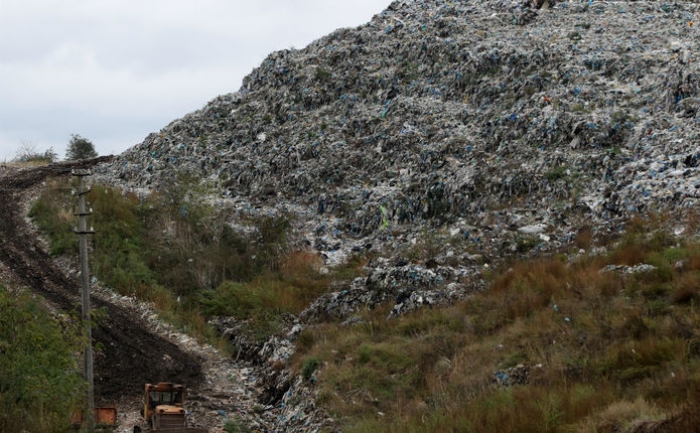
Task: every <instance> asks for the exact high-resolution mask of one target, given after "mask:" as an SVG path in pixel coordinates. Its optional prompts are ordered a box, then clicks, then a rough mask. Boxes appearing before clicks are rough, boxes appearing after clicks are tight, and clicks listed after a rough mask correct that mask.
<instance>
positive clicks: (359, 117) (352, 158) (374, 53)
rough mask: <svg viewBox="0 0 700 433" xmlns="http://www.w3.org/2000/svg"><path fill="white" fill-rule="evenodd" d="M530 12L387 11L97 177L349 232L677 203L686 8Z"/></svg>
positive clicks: (691, 117) (599, 219) (562, 231)
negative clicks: (281, 212)
mask: <svg viewBox="0 0 700 433" xmlns="http://www.w3.org/2000/svg"><path fill="white" fill-rule="evenodd" d="M530 3H531V2H520V1H505V0H504V1H459V2H455V1H437V0H435V1H420V0H412V1H410V0H406V1H395V2H393V3H391V5H389V7H388V8H387V9H386V10H385V11H384V12H382V13H381V14H378V15H376V16H375V17H374V18H373V19H372V20H371V21H370V22H369V23H367V24H366V25H363V26H360V27H357V28H354V29H341V30H338V31H336V32H334V33H332V34H330V35H328V36H326V37H324V38H321V39H319V40H317V41H315V42H314V43H312V44H311V45H309V46H308V47H306V48H304V49H300V50H295V49H292V50H284V51H279V52H275V53H272V54H270V55H269V56H268V57H267V58H266V59H265V61H264V62H263V63H262V65H260V67H258V68H257V69H255V70H254V71H253V72H252V73H251V74H250V75H248V76H247V77H246V78H245V79H244V82H243V86H242V87H241V89H240V90H239V91H237V92H235V93H232V94H227V95H222V96H219V97H217V98H215V99H214V100H213V101H211V102H210V103H209V104H207V105H206V106H205V107H204V108H203V109H201V110H199V111H196V112H194V113H190V114H188V115H186V116H185V117H183V118H182V119H178V120H175V121H174V122H172V123H171V124H169V125H168V126H166V127H165V128H163V129H162V130H161V131H160V132H158V133H153V134H150V135H149V136H148V137H146V139H145V140H144V142H143V143H141V144H139V145H136V146H134V147H132V148H131V149H129V150H128V151H126V152H124V153H123V154H122V155H120V156H119V157H118V158H116V159H115V160H114V162H112V163H110V164H106V165H103V166H102V167H101V168H99V169H98V170H96V171H97V172H98V174H99V175H101V176H102V178H103V180H108V181H111V182H114V183H118V184H121V185H124V186H126V187H130V188H148V189H158V188H162V187H164V182H165V179H166V178H167V176H168V173H169V172H172V171H173V170H180V171H183V170H184V171H187V172H189V173H191V174H194V175H196V176H198V177H201V178H203V179H208V180H211V181H214V182H215V184H216V185H217V186H218V188H219V191H220V193H221V197H222V198H230V199H232V200H241V199H243V200H245V201H246V202H248V203H249V204H250V205H251V206H253V207H256V206H257V207H269V208H275V207H279V206H281V205H288V204H294V205H298V206H300V208H301V209H303V210H304V212H305V213H307V214H308V215H306V216H310V217H311V218H314V219H315V220H316V221H319V222H323V221H324V220H326V219H327V218H335V219H337V220H338V221H339V223H338V224H336V226H335V227H334V230H337V231H340V232H341V233H342V236H343V237H345V238H348V239H361V238H365V237H367V236H370V235H372V234H373V233H376V232H377V231H378V230H381V229H382V228H386V227H394V226H411V227H414V226H420V225H430V226H435V225H438V226H440V225H443V224H448V223H451V222H454V221H455V220H456V219H458V218H460V217H462V218H466V219H467V220H468V222H469V224H472V225H474V226H476V227H478V228H483V227H484V226H488V227H489V228H490V229H491V230H490V231H491V232H496V233H491V235H493V236H496V237H498V238H504V239H506V240H510V243H511V244H512V243H513V242H512V240H513V238H514V237H515V236H516V234H517V232H516V230H517V229H518V228H519V227H523V226H529V225H532V224H538V223H539V224H544V225H546V226H548V233H547V236H548V237H549V238H550V240H553V241H557V240H562V241H565V240H566V238H567V236H570V234H571V231H572V230H571V227H572V226H573V225H574V222H572V221H569V220H570V219H571V218H572V217H575V216H582V215H583V217H582V218H581V219H584V218H585V219H590V218H592V219H593V221H595V222H596V223H601V224H607V223H609V222H611V221H616V220H618V219H619V218H621V217H624V216H628V215H629V214H634V213H638V212H643V211H647V210H651V209H659V208H675V207H688V206H692V205H694V204H695V203H696V201H697V199H698V194H699V193H698V187H700V171H699V170H698V164H699V163H700V153H699V152H698V151H697V149H696V148H695V146H694V142H695V140H696V139H697V137H698V131H699V129H698V116H697V109H698V107H699V106H700V96H699V95H698V62H697V58H696V54H695V53H697V48H698V47H697V44H698V43H697V40H698V38H697V36H698V34H697V27H698V26H697V25H696V24H695V17H696V15H697V9H698V5H697V4H694V3H684V2H675V3H666V2H657V1H644V2H629V3H628V2H608V1H605V2H603V1H574V2H553V3H554V5H553V7H548V6H547V5H542V6H541V8H539V9H536V8H535V7H534V6H536V5H535V4H533V5H530ZM538 4H539V3H538ZM528 5H530V6H528ZM485 220H491V224H488V223H484V221H485ZM545 242H547V241H545Z"/></svg>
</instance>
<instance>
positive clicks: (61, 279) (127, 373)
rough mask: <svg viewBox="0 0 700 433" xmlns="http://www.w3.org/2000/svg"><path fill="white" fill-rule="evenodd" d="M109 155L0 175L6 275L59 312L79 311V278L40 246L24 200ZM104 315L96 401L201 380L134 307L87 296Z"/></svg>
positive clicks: (190, 360)
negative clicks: (147, 385) (150, 385)
mask: <svg viewBox="0 0 700 433" xmlns="http://www.w3.org/2000/svg"><path fill="white" fill-rule="evenodd" d="M110 158H111V157H100V158H95V159H91V160H83V161H78V162H66V163H60V164H53V165H49V166H42V167H35V168H25V169H10V170H3V173H2V174H1V175H0V262H1V263H3V264H4V265H5V268H6V269H7V270H8V271H7V272H8V273H9V274H10V277H11V280H13V281H15V282H18V283H19V284H20V285H23V286H26V287H27V288H28V289H29V290H31V291H32V292H33V293H35V294H36V295H40V296H42V297H44V298H45V299H46V300H47V301H49V303H50V304H51V305H52V306H53V307H55V308H57V309H60V310H62V311H64V312H79V311H80V283H79V281H78V280H77V279H75V278H72V277H70V276H68V275H66V274H65V273H64V272H63V271H62V270H61V269H60V268H59V267H58V266H57V265H56V264H55V263H54V260H53V259H52V258H51V257H50V256H49V254H48V253H47V252H46V251H45V250H44V248H43V246H42V244H41V242H40V241H39V240H38V239H37V237H36V235H34V234H33V232H32V230H31V227H30V226H29V224H28V223H27V221H26V219H25V216H24V211H23V209H25V207H24V206H23V204H24V203H25V201H26V200H28V199H29V194H28V192H29V191H30V190H31V189H33V188H35V187H37V186H40V185H41V183H42V182H44V181H45V180H47V179H50V178H55V177H60V176H69V175H70V173H71V170H73V169H86V168H90V167H93V166H94V165H96V164H99V163H101V162H106V161H108V160H109V159H110ZM91 303H92V305H94V306H95V308H104V309H105V310H106V312H107V317H106V318H105V319H102V320H101V321H100V323H99V324H98V325H97V326H96V327H95V328H94V329H93V341H94V343H99V347H101V348H102V349H101V351H99V352H97V353H96V355H95V363H94V365H95V367H94V368H95V397H96V399H99V400H101V401H111V400H116V399H119V398H121V397H133V396H138V395H140V393H141V389H142V387H143V384H144V383H147V382H158V381H177V382H179V383H187V384H188V385H189V386H191V387H192V386H194V387H196V385H197V384H198V383H200V382H201V381H202V378H203V374H202V367H201V365H200V363H199V362H198V360H197V359H196V358H195V357H193V356H192V355H191V354H188V353H185V352H183V351H182V350H180V349H179V348H178V347H177V346H176V345H175V344H173V343H172V342H170V341H167V340H165V339H164V338H162V337H159V336H157V335H155V334H153V333H152V332H150V331H149V330H148V329H147V326H146V325H145V323H143V320H142V319H141V318H140V317H137V316H136V315H135V314H134V313H133V312H131V311H129V310H127V309H125V308H123V307H121V306H118V305H114V304H112V303H110V302H108V301H105V300H103V299H99V298H97V297H95V296H91Z"/></svg>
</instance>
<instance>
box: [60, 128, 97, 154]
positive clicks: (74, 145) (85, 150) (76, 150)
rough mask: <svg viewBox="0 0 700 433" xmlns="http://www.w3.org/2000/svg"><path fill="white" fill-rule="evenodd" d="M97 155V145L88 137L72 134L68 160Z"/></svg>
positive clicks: (67, 152)
mask: <svg viewBox="0 0 700 433" xmlns="http://www.w3.org/2000/svg"><path fill="white" fill-rule="evenodd" d="M96 156H97V152H95V145H94V144H92V141H90V140H88V139H87V138H83V137H81V136H80V135H78V134H71V136H70V142H69V143H68V150H67V151H66V160H68V161H75V160H76V159H87V158H94V157H96Z"/></svg>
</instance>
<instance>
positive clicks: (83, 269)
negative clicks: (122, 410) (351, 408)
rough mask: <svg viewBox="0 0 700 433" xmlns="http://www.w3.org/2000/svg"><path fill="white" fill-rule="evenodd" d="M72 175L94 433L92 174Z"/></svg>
mask: <svg viewBox="0 0 700 433" xmlns="http://www.w3.org/2000/svg"><path fill="white" fill-rule="evenodd" d="M71 174H72V175H73V176H76V177H77V178H78V189H77V190H76V192H75V193H76V194H77V195H78V212H77V213H76V215H77V216H78V217H79V220H78V228H76V229H75V233H76V234H77V235H78V236H79V237H80V279H81V280H82V286H83V311H82V312H83V317H82V319H83V326H84V327H85V334H86V338H87V344H86V345H85V352H84V353H85V380H86V381H87V387H88V389H87V394H88V395H87V398H88V412H87V414H85V415H86V416H85V420H86V421H87V425H88V429H89V431H90V432H93V431H94V430H95V419H94V418H95V387H94V381H93V364H92V318H91V317H90V271H89V270H88V249H87V235H89V234H93V233H94V231H93V230H92V228H90V230H88V228H87V217H88V215H90V214H91V213H92V209H90V210H87V208H86V206H85V194H87V193H88V192H90V188H84V184H83V178H84V177H85V176H90V175H91V174H92V173H91V172H90V170H73V171H72V172H71Z"/></svg>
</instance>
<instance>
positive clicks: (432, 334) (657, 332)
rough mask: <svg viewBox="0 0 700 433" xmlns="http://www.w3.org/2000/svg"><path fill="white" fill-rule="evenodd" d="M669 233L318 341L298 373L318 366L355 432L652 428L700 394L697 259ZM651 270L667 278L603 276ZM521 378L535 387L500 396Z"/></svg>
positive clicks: (308, 337) (514, 274) (335, 331)
mask: <svg viewBox="0 0 700 433" xmlns="http://www.w3.org/2000/svg"><path fill="white" fill-rule="evenodd" d="M666 223H668V220H665V219H663V218H660V217H659V218H651V219H648V220H639V221H635V222H633V223H632V229H631V234H629V235H628V236H626V237H624V238H623V239H621V240H620V242H619V244H618V245H617V246H616V247H615V248H613V249H612V251H611V252H610V254H608V255H607V256H601V257H583V258H581V259H578V260H576V261H574V262H571V263H569V262H566V261H563V260H561V259H542V260H538V261H534V262H527V263H518V264H515V265H512V266H511V267H510V268H509V269H507V270H506V271H504V272H501V273H499V274H498V275H500V276H499V277H498V278H496V279H495V280H494V281H493V283H492V285H491V287H490V290H487V291H485V292H482V293H478V294H475V295H474V296H473V297H472V298H470V299H469V300H467V301H466V302H464V303H461V304H459V305H455V306H452V307H448V308H442V309H431V310H424V311H420V312H417V313H414V314H410V315H407V316H406V317H402V318H400V319H395V320H390V321H389V320H387V319H386V317H387V314H386V313H387V311H388V308H389V306H386V307H385V308H383V309H380V310H379V311H366V312H364V313H363V314H362V319H363V321H362V322H360V323H359V324H356V325H354V326H347V327H341V326H339V325H331V324H328V325H324V326H320V327H318V328H315V329H313V330H309V331H307V333H306V334H305V337H304V338H303V339H301V340H302V341H303V343H301V344H299V345H298V353H297V358H296V359H295V361H294V362H295V365H297V366H301V365H302V363H303V360H304V359H306V358H307V357H313V358H315V359H318V360H319V363H320V365H321V368H320V370H319V371H318V372H317V373H316V374H317V376H318V383H319V385H318V386H319V388H320V394H319V395H320V396H322V397H321V398H320V400H319V404H322V405H323V406H324V407H327V408H329V409H330V410H331V411H332V412H333V413H334V414H336V415H337V416H338V417H340V418H341V419H345V420H347V423H346V428H347V429H345V430H344V431H349V432H365V431H367V432H368V431H382V432H398V431H401V432H413V431H416V432H419V431H420V432H423V431H464V432H494V431H498V432H538V433H539V432H602V431H611V432H612V431H616V432H617V431H619V432H626V431H630V432H631V431H633V430H634V429H636V428H642V427H640V426H641V425H645V426H646V427H644V428H647V427H649V426H651V425H652V424H640V423H642V422H643V421H648V422H650V423H651V422H654V421H655V420H658V419H661V418H666V417H673V416H674V414H677V413H679V411H681V410H683V408H684V407H686V405H687V402H688V401H692V400H694V399H695V400H697V398H696V395H697V392H696V391H695V390H696V389H697V388H698V387H699V386H700V385H699V384H700V330H699V329H700V328H699V327H698V325H700V313H698V311H697V308H696V307H695V303H696V299H697V296H698V295H697V293H698V290H700V289H698V287H699V285H698V282H700V272H698V269H699V268H698V264H699V262H698V258H699V257H700V253H699V251H700V249H699V248H698V246H697V245H696V244H687V243H685V242H681V241H680V240H679V239H675V238H673V236H672V235H669V234H668V233H666V232H664V231H663V230H660V229H659V230H660V231H659V232H655V231H654V230H653V229H651V228H650V226H649V225H648V224H651V225H652V226H653V227H661V226H663V224H666ZM644 224H647V225H646V226H645V225H644ZM581 242H582V244H581V247H583V246H584V244H586V245H590V243H591V242H592V241H591V240H584V239H582V240H581ZM640 263H647V264H652V265H653V266H655V267H656V269H655V270H653V271H651V272H647V273H644V274H636V275H624V274H622V273H620V272H601V271H600V270H601V269H602V268H604V267H605V266H607V265H629V266H634V265H638V264H640ZM391 354H401V356H395V355H391ZM516 366H518V368H520V369H524V370H526V371H527V372H528V373H527V375H526V377H525V378H524V379H521V380H519V381H517V382H513V383H511V385H510V386H502V385H498V384H497V382H496V380H495V374H496V372H498V371H502V372H505V373H508V372H510V371H511V370H510V369H512V368H513V367H516ZM298 368H300V367H298ZM513 371H518V370H517V369H516V370H513ZM380 412H381V414H382V415H378V414H379V413H380ZM679 422H680V421H679ZM677 425H678V426H681V424H677ZM650 428H651V427H650ZM683 428H685V427H682V426H681V427H678V429H679V430H673V431H678V432H687V431H691V430H687V429H686V430H683ZM637 431H639V432H641V430H637ZM649 431H653V430H649ZM669 431H670V430H669ZM692 431H695V430H692Z"/></svg>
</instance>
